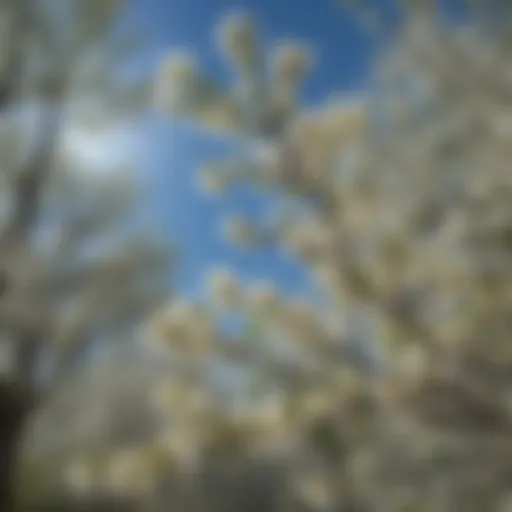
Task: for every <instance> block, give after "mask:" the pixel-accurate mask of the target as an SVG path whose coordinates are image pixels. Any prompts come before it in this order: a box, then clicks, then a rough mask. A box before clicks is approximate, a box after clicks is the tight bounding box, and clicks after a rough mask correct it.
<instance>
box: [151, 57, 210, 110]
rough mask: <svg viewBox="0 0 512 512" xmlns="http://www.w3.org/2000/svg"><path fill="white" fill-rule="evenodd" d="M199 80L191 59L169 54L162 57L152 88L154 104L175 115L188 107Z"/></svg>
mask: <svg viewBox="0 0 512 512" xmlns="http://www.w3.org/2000/svg"><path fill="white" fill-rule="evenodd" d="M200 80H201V77H200V76H199V73H198V70H197V67H196V64H195V61H194V59H193V57H192V56H191V55H189V54H187V53H171V54H169V55H167V56H166V57H164V59H163V60H162V63H161V65H160V69H159V71H158V73H157V77H156V80H155V86H154V103H155V105H156V106H157V107H159V108H161V109H162V110H164V111H167V112H171V113H175V112H181V111H182V110H183V109H186V108H188V107H189V105H190V103H191V102H192V101H193V99H194V98H193V95H194V93H195V92H196V91H197V85H198V82H199V81H200Z"/></svg>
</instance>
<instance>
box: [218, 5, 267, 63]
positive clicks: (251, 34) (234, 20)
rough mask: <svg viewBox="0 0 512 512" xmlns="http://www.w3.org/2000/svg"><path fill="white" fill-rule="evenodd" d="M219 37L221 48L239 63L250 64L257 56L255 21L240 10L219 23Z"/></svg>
mask: <svg viewBox="0 0 512 512" xmlns="http://www.w3.org/2000/svg"><path fill="white" fill-rule="evenodd" d="M217 38H218V42H219V46H220V49H221V51H222V52H223V53H225V54H226V55H227V56H228V57H229V58H230V59H232V60H233V61H234V62H235V63H236V64H237V65H241V66H244V67H245V66H250V65H251V64H252V63H254V59H255V56H256V50H257V48H256V45H257V43H256V34H255V26H254V22H253V21H252V19H251V18H250V16H249V15H247V14H245V13H242V12H239V13H234V14H231V15H229V16H227V17H226V18H225V19H224V21H223V22H222V23H221V24H220V25H219V28H218V32H217Z"/></svg>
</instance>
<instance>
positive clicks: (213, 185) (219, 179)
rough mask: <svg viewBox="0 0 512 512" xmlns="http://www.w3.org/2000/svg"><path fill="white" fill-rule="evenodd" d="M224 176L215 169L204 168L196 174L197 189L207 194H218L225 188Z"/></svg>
mask: <svg viewBox="0 0 512 512" xmlns="http://www.w3.org/2000/svg"><path fill="white" fill-rule="evenodd" d="M225 181H226V180H225V179H224V177H223V176H222V175H221V173H219V171H217V170H215V169H210V168H208V169H204V170H203V171H201V172H200V173H199V175H198V186H199V189H200V190H201V191H202V192H204V193H205V194H207V195H211V196H213V195H219V194H221V193H222V192H224V190H225V188H226V183H225Z"/></svg>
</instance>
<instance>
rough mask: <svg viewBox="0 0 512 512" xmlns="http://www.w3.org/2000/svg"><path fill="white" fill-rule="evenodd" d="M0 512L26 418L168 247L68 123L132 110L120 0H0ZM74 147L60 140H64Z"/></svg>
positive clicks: (117, 329) (116, 329)
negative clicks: (97, 167) (75, 149)
mask: <svg viewBox="0 0 512 512" xmlns="http://www.w3.org/2000/svg"><path fill="white" fill-rule="evenodd" d="M0 22H1V27H0V30H1V36H2V41H3V43H2V50H1V60H0V143H1V144H2V151H1V155H0V158H1V162H0V164H1V179H2V185H1V190H0V194H1V206H2V208H1V231H0V260H1V263H0V266H1V288H2V293H1V297H0V317H1V320H0V329H1V340H0V349H1V354H2V356H1V357H2V371H3V373H2V379H1V382H0V510H2V511H4V510H5V511H10V510H12V509H13V476H14V469H15V464H16V460H17V454H18V449H19V445H20V441H21V437H22V433H23V428H24V426H25V425H26V424H27V422H28V420H29V419H30V418H31V417H32V416H33V414H34V412H35V411H36V410H38V408H40V407H41V406H42V405H43V404H45V403H47V400H48V399H49V397H50V396H51V395H52V394H53V393H55V392H56V391H57V390H58V389H59V388H61V387H62V386H63V385H64V384H65V382H66V379H67V378H68V377H69V376H70V375H71V374H72V373H73V372H74V371H75V369H76V368H77V367H78V365H81V364H84V363H85V362H87V361H91V360H94V358H97V357H98V354H100V353H101V351H102V350H103V347H105V346H106V345H105V344H106V343H110V342H119V341H123V342H127V341H128V340H129V339H130V338H133V334H134V332H135V331H134V329H135V328H136V327H137V325H138V322H139V321H140V319H141V318H142V315H143V314H144V313H145V312H146V311H147V310H149V309H150V308H153V307H154V306H155V305H156V304H158V303H159V301H160V300H161V298H162V297H163V295H164V294H165V293H166V286H167V284H168V280H166V275H167V274H166V268H167V256H166V253H167V251H166V249H165V247H164V245H163V244H162V242H161V240H160V239H159V238H158V237H157V236H156V234H155V235H154V236H153V235H151V232H150V231H148V230H147V227H145V226H144V225H143V224H141V216H140V212H141V210H140V206H141V203H140V201H139V199H138V195H139V194H138V184H137V182H136V181H135V180H134V176H133V174H132V173H129V172H122V171H119V172H116V171H112V172H110V171H105V173H106V174H105V175H104V176H99V175H96V176H94V175H93V174H92V173H91V172H90V171H94V169H90V168H88V166H89V167H90V165H91V164H90V163H89V162H87V161H77V159H76V158H74V157H73V154H72V153H70V152H69V151H66V137H67V135H68V134H69V133H70V131H71V130H74V131H75V132H76V133H79V134H80V133H84V134H87V130H93V131H97V132H100V131H102V130H104V131H103V133H108V130H109V129H111V128H115V127H119V126H120V125H121V123H123V122H128V121H130V120H133V119H136V117H135V116H136V114H137V113H138V112H140V111H141V108H142V106H143V99H144V92H145V91H146V81H145V79H143V78H141V77H139V76H137V75H135V74H134V73H133V72H132V70H133V66H131V63H132V62H133V59H134V58H136V57H137V55H138V53H137V52H138V51H139V50H141V49H143V46H141V45H143V39H142V38H141V36H140V34H138V33H136V32H135V31H134V30H133V29H132V28H131V27H127V25H126V23H125V21H124V20H123V6H122V2H119V1H115V0H98V1H96V0H93V1H90V0H87V1H82V0H77V1H74V0H73V1H67V0H66V1H64V0H63V1H57V2H44V1H43V2H41V1H37V2H36V1H32V0H3V1H2V2H1V5H0ZM68 149H69V147H68Z"/></svg>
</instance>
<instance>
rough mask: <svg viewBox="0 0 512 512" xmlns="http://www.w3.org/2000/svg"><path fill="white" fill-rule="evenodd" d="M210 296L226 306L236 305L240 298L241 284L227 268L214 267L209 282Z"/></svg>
mask: <svg viewBox="0 0 512 512" xmlns="http://www.w3.org/2000/svg"><path fill="white" fill-rule="evenodd" d="M207 287H208V290H209V292H210V296H211V297H212V299H213V300H216V301H218V302H219V303H220V304H222V305H224V306H232V305H235V304H236V302H237V301H238V299H239V292H240V290H239V285H238V281H237V279H236V277H235V276H234V274H233V273H232V272H231V271H230V270H228V269H227V268H222V267H219V268H216V269H214V270H213V271H212V272H211V274H210V276H209V278H208V283H207Z"/></svg>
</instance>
